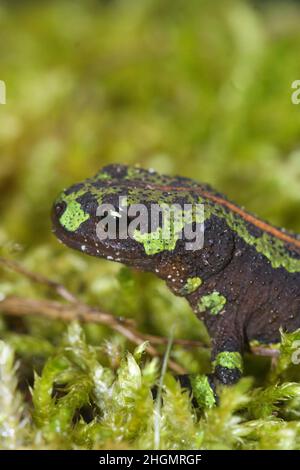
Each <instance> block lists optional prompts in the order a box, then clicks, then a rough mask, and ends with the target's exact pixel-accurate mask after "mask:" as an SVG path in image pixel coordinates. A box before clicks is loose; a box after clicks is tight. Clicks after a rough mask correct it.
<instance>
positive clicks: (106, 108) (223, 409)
mask: <svg viewBox="0 0 300 470" xmlns="http://www.w3.org/2000/svg"><path fill="white" fill-rule="evenodd" d="M299 21H300V8H299V5H298V4H297V3H296V2H294V3H289V2H271V1H269V2H268V1H266V2H246V1H238V0H230V1H229V0H228V1H227V0H225V1H224V2H223V1H222V2H211V1H208V0H203V1H198V0H190V1H188V2H187V1H185V0H165V1H163V2H162V1H160V0H111V1H92V0H87V1H78V2H71V1H66V0H63V1H61V0H60V1H53V2H35V1H30V2H18V1H16V2H8V1H3V2H1V5H0V31H1V36H0V54H1V70H0V74H1V76H0V79H1V80H4V81H5V82H6V87H7V104H6V105H0V144H1V152H0V159H1V164H0V195H1V199H0V212H1V225H0V245H1V256H5V257H6V258H13V259H16V260H18V261H19V262H21V263H22V265H24V266H26V267H27V268H28V269H31V270H33V271H35V272H40V273H42V274H44V275H46V276H48V277H49V278H52V279H53V278H54V279H56V280H57V281H59V282H61V283H63V284H64V285H66V286H67V287H68V288H69V289H70V290H71V291H72V292H74V293H75V294H76V295H77V296H79V297H80V298H81V299H82V300H83V301H85V302H86V303H89V304H91V305H97V306H98V307H99V308H101V309H103V310H106V311H109V312H111V313H113V314H114V315H116V316H124V317H129V318H134V319H135V321H136V322H137V325H138V328H139V329H140V330H141V331H144V332H147V333H151V334H156V335H163V336H166V337H169V335H170V330H171V329H172V328H173V334H174V337H177V338H187V339H193V340H201V341H204V342H207V341H208V339H207V335H206V333H205V330H204V328H203V326H202V325H201V324H200V323H198V321H197V320H196V319H195V318H194V316H193V314H192V312H191V311H190V309H189V307H188V305H187V303H186V302H185V301H184V300H183V299H179V298H175V297H174V296H173V295H172V294H171V293H170V292H169V291H168V290H167V288H166V287H165V286H164V285H163V283H162V282H160V281H159V280H157V279H156V278H155V277H154V276H151V275H146V274H142V273H136V272H134V271H132V270H128V269H126V268H122V267H121V266H120V265H118V264H116V263H111V262H108V261H99V260H96V259H92V258H88V257H86V256H84V255H81V254H78V253H75V252H71V251H70V250H69V249H67V248H66V247H63V246H60V245H59V244H58V243H57V240H56V239H54V237H53V236H52V235H51V225H50V217H49V212H50V208H51V204H52V201H53V200H54V199H55V197H56V196H57V194H58V193H60V192H61V190H62V189H63V188H64V187H67V186H69V185H70V184H72V183H74V182H75V181H80V180H82V179H83V178H85V177H88V176H91V175H93V174H95V172H96V171H97V170H98V169H99V168H101V167H102V166H103V165H105V164H108V163H111V162H118V163H129V164H135V163H139V164H141V165H142V166H145V167H153V168H155V169H156V170H158V171H160V172H165V173H170V174H172V173H173V174H175V173H177V174H181V175H183V176H190V177H193V178H196V179H199V180H200V181H206V182H209V183H211V184H212V185H214V186H215V187H216V188H218V189H219V190H220V191H223V192H225V193H227V194H228V195H229V196H230V198H232V199H234V200H236V201H237V202H239V203H240V204H241V205H245V206H246V207H247V208H248V209H250V210H252V211H254V212H256V213H258V214H259V215H260V216H262V217H264V218H266V219H269V220H271V221H272V222H273V223H275V224H277V225H280V226H285V227H286V228H289V229H292V230H295V231H298V232H299V231H300V219H299V204H300V199H299V197H300V196H299V194H300V193H299V175H300V153H299V119H300V118H299V112H300V107H298V106H295V105H292V103H291V99H290V97H291V83H292V82H293V81H294V80H296V79H299V78H300V77H299V68H298V64H299V53H300V31H299ZM0 275H1V278H0V295H1V298H5V297H6V296H9V295H17V296H20V297H23V298H42V299H44V298H49V299H51V300H55V299H54V298H53V292H51V291H50V290H49V289H47V288H43V287H40V286H38V285H36V284H33V283H32V282H30V281H29V280H28V279H26V278H24V277H22V276H20V275H17V274H14V273H10V272H8V271H7V270H2V268H1V272H0ZM120 299H121V300H122V301H120ZM3 313H5V312H3ZM171 327H172V328H171ZM0 334H1V338H2V340H3V341H4V342H1V343H0V377H1V381H0V447H1V448H59V449H60V448H61V449H65V448H97V449H99V448H118V449H120V448H121V449H124V448H145V449H152V448H154V447H159V448H163V449H185V448H188V449H189V448H192V449H199V448H200V449H204V448H209V449H212V448H223V449H224V448H225V449H240V448H241V449H256V448H259V449H270V448H276V449H299V447H300V371H299V366H295V365H291V361H292V353H293V352H294V353H295V351H294V349H295V348H294V346H293V342H294V341H295V340H297V341H298V336H299V334H298V333H296V334H295V335H293V336H291V337H285V340H284V344H283V348H282V355H281V358H280V360H279V362H278V364H277V366H276V367H275V366H274V367H273V368H272V370H271V372H269V371H270V360H269V359H266V358H258V357H253V356H248V357H246V368H245V374H246V376H247V378H246V379H244V380H243V381H242V382H241V383H240V384H239V385H237V386H236V387H234V388H230V389H227V390H224V391H223V392H221V404H220V406H219V407H217V408H214V409H203V408H202V409H199V410H196V409H194V408H193V407H192V404H191V400H190V398H189V396H188V394H187V393H182V391H181V390H180V388H179V386H178V384H177V383H176V382H175V381H174V380H173V378H172V376H171V374H170V373H168V374H167V375H166V376H165V381H164V383H165V385H164V388H163V391H162V398H163V403H162V407H161V411H160V416H161V418H160V419H159V420H158V419H157V418H156V419H155V416H157V413H156V412H155V411H157V406H158V405H157V403H156V402H155V401H153V399H152V396H151V393H150V390H151V388H152V386H153V384H154V383H155V382H156V381H157V380H158V378H159V376H160V368H161V364H160V362H159V361H157V360H151V359H150V358H149V357H148V356H147V355H146V354H145V353H142V350H141V348H139V349H138V350H136V349H135V348H134V347H133V345H132V344H131V343H130V342H128V341H126V340H125V339H124V338H123V336H121V335H119V334H117V333H114V332H112V331H111V330H110V329H109V328H108V327H104V326H102V325H99V324H97V325H96V324H85V325H84V326H79V324H78V323H76V322H75V323H72V324H69V325H67V324H66V323H64V322H62V321H58V320H56V321H54V320H50V319H45V318H44V317H39V316H27V317H26V318H25V317H24V318H21V317H14V318H13V317H9V316H8V315H4V314H3V315H2V316H1V322H0ZM163 350H164V347H161V351H162V352H163ZM170 355H171V358H172V359H174V360H176V361H177V362H178V363H179V364H181V365H182V366H184V367H185V368H186V369H187V370H188V371H189V372H192V373H205V372H208V371H209V370H210V361H209V351H208V350H207V348H199V349H196V348H194V349H191V348H183V347H181V346H178V345H176V346H175V345H173V346H172V348H171V352H170ZM16 364H17V366H16Z"/></svg>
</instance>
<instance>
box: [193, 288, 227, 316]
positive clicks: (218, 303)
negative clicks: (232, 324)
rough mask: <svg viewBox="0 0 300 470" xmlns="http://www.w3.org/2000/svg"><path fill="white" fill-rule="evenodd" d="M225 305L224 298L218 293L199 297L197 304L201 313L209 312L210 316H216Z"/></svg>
mask: <svg viewBox="0 0 300 470" xmlns="http://www.w3.org/2000/svg"><path fill="white" fill-rule="evenodd" d="M225 304H226V298H225V297H224V296H223V295H221V294H220V293H219V292H216V291H214V292H212V293H211V294H207V295H203V296H202V297H201V299H200V301H199V302H198V309H199V312H201V313H204V312H206V311H207V310H209V311H210V313H211V314H212V315H217V314H218V313H220V312H221V311H222V309H223V307H224V305H225Z"/></svg>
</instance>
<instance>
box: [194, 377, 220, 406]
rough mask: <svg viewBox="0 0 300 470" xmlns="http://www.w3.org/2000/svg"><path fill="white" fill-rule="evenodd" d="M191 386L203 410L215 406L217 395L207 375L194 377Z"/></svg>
mask: <svg viewBox="0 0 300 470" xmlns="http://www.w3.org/2000/svg"><path fill="white" fill-rule="evenodd" d="M191 385H192V389H193V395H194V397H195V398H196V400H197V403H198V404H199V406H200V407H201V408H205V409H209V408H212V407H213V406H215V404H216V399H215V395H214V392H213V390H212V388H211V386H210V383H209V381H208V377H207V376H206V375H197V376H192V377H191Z"/></svg>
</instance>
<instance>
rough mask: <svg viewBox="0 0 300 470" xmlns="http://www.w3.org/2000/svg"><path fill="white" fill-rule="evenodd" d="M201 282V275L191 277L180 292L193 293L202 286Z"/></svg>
mask: <svg viewBox="0 0 300 470" xmlns="http://www.w3.org/2000/svg"><path fill="white" fill-rule="evenodd" d="M201 284H202V279H201V278H200V277H189V278H188V279H187V281H186V283H185V285H184V286H183V287H182V289H181V291H180V293H181V294H182V295H188V294H192V293H193V292H195V291H196V290H197V289H198V287H200V286H201Z"/></svg>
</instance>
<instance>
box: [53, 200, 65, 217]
mask: <svg viewBox="0 0 300 470" xmlns="http://www.w3.org/2000/svg"><path fill="white" fill-rule="evenodd" d="M66 207H67V204H66V203H65V202H64V201H59V202H57V203H56V204H55V205H54V212H55V215H56V216H57V217H58V218H60V217H61V216H62V215H63V213H64V212H65V210H66Z"/></svg>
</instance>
